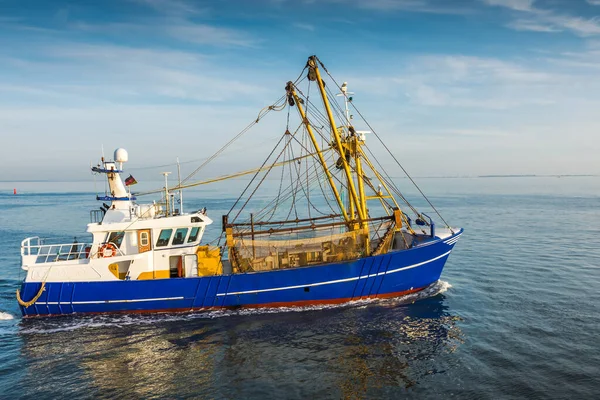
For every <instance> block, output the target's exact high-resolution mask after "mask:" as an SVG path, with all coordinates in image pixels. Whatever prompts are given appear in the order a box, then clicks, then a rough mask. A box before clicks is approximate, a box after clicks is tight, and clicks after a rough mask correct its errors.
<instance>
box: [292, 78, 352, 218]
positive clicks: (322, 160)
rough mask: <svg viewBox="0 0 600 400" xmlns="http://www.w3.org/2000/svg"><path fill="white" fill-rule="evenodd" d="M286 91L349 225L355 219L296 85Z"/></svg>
mask: <svg viewBox="0 0 600 400" xmlns="http://www.w3.org/2000/svg"><path fill="white" fill-rule="evenodd" d="M286 91H287V92H288V94H289V95H291V96H292V97H293V99H294V102H295V103H296V106H297V107H298V113H300V117H301V118H302V122H303V123H304V126H306V131H307V132H308V135H309V136H310V140H311V142H312V144H313V147H314V148H315V152H316V153H317V155H318V157H319V162H320V163H321V166H322V167H323V170H324V171H325V174H326V175H327V180H328V181H329V185H330V186H331V190H332V191H333V195H334V196H335V199H336V201H337V203H338V205H339V207H340V210H341V212H342V215H343V216H344V221H346V222H348V223H349V222H350V221H351V220H352V219H353V216H349V215H348V213H347V212H346V208H345V207H344V202H343V201H342V198H341V197H340V193H339V192H338V189H337V186H336V185H335V182H334V181H333V175H332V174H331V171H329V168H328V167H327V163H326V162H325V158H324V157H323V152H322V151H321V148H320V146H319V143H318V142H317V138H316V137H315V135H314V133H313V130H312V127H311V125H310V123H309V122H308V118H307V117H306V113H305V112H304V108H303V107H302V102H301V100H300V98H299V97H298V94H297V93H296V90H295V89H294V84H293V83H292V82H288V83H287V86H286Z"/></svg>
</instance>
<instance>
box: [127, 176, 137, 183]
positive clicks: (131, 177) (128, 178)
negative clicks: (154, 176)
mask: <svg viewBox="0 0 600 400" xmlns="http://www.w3.org/2000/svg"><path fill="white" fill-rule="evenodd" d="M136 183H137V181H136V180H135V178H134V177H133V176H131V175H129V176H128V177H127V179H125V186H131V185H135V184H136Z"/></svg>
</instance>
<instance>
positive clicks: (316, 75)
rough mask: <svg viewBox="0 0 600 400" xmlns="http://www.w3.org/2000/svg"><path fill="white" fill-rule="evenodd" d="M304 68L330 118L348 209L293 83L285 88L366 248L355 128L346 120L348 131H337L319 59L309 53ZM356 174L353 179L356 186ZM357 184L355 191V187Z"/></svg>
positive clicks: (345, 214) (347, 218) (365, 218)
mask: <svg viewBox="0 0 600 400" xmlns="http://www.w3.org/2000/svg"><path fill="white" fill-rule="evenodd" d="M307 67H308V69H309V71H308V76H309V79H310V80H313V81H316V82H317V85H318V87H319V93H320V94H321V99H322V100H323V105H324V107H325V111H326V112H327V118H328V120H329V125H330V131H331V136H332V143H331V145H332V147H333V149H335V150H336V151H337V152H338V154H339V156H340V157H339V163H341V167H342V169H343V171H344V173H345V175H346V182H347V185H348V195H349V199H348V200H349V201H348V203H349V204H348V210H346V207H345V205H344V202H343V200H342V198H341V196H340V192H339V190H338V188H337V186H336V184H335V182H334V180H333V175H332V174H331V171H330V170H329V168H328V166H327V164H326V162H325V159H324V158H323V155H322V154H321V150H320V147H319V145H318V142H317V140H316V137H315V135H314V133H313V129H312V127H311V124H310V122H309V120H308V118H307V116H306V113H305V111H304V108H303V107H302V100H301V99H300V98H299V97H298V94H297V93H296V90H295V88H294V85H293V83H292V82H288V85H287V87H286V90H287V92H288V96H291V97H292V98H293V100H294V103H295V104H296V106H297V107H298V112H299V114H300V117H301V118H302V121H303V123H304V125H305V126H306V130H307V132H308V134H309V136H310V139H311V141H312V144H313V146H314V148H315V152H316V153H317V154H318V156H319V162H320V163H321V166H322V167H323V170H324V171H325V174H326V175H327V179H328V181H329V184H330V186H331V190H332V191H333V194H334V196H335V199H336V201H337V203H338V205H339V207H340V210H341V212H342V215H343V217H344V220H345V221H346V222H347V224H348V229H350V230H356V229H358V227H360V229H361V230H362V233H363V234H364V237H365V249H369V225H368V219H369V216H368V211H367V205H366V201H367V196H366V195H365V187H364V179H365V177H364V175H363V174H364V172H363V169H362V162H361V157H362V156H363V152H362V150H361V148H360V140H359V138H358V136H357V135H356V133H355V131H354V128H353V127H352V126H350V121H347V122H348V127H347V128H348V132H349V134H348V135H347V136H345V137H343V136H342V134H343V130H342V131H341V132H340V131H339V130H338V128H337V126H336V123H335V119H334V117H333V113H332V110H331V106H330V104H329V98H328V96H327V92H326V91H325V85H324V83H323V80H322V78H321V73H320V71H319V67H318V61H317V57H316V56H311V57H309V58H308V63H307ZM351 159H354V162H355V171H354V172H355V173H353V171H352V168H351V165H350V161H351ZM355 175H356V182H357V184H356V185H355ZM357 186H358V190H357V188H356V187H357Z"/></svg>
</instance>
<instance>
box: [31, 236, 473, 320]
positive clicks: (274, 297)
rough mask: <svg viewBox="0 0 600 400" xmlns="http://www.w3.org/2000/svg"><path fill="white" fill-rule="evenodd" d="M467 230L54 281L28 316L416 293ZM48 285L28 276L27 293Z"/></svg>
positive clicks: (432, 279) (328, 300) (436, 272)
mask: <svg viewBox="0 0 600 400" xmlns="http://www.w3.org/2000/svg"><path fill="white" fill-rule="evenodd" d="M461 233H462V229H461V230H460V231H458V232H456V234H455V235H453V236H452V237H450V238H447V239H444V240H443V241H442V240H436V241H432V242H431V243H430V244H427V245H423V246H419V247H415V248H412V249H409V250H404V251H398V252H391V253H388V254H385V255H381V256H374V257H366V258H363V259H360V260H356V261H348V262H342V263H335V264H326V265H319V266H310V267H302V268H294V269H284V270H275V271H264V272H253V273H244V274H234V275H222V276H210V277H198V278H171V279H156V280H141V281H137V280H136V281H110V282H49V283H46V287H45V290H44V292H43V293H42V295H41V297H40V298H39V299H38V300H37V301H36V303H35V304H33V305H31V306H29V307H23V306H20V308H21V312H22V313H23V316H25V317H29V316H45V315H66V314H73V313H81V314H86V313H117V312H161V311H163V312H173V311H193V310H202V309H214V308H236V307H282V306H292V305H300V306H301V305H313V304H335V303H343V302H347V301H352V300H359V299H365V298H377V297H395V296H400V295H403V294H407V293H411V292H416V291H418V290H421V289H424V288H426V287H427V286H429V285H430V284H432V283H434V282H436V281H437V280H438V279H439V278H440V275H441V273H442V269H443V268H444V264H445V263H446V260H447V258H448V256H449V255H450V252H451V250H452V248H453V247H454V244H455V243H456V239H457V236H458V235H460V234H461ZM40 286H41V283H39V282H24V283H23V284H22V287H21V298H23V299H24V300H27V299H31V298H33V297H34V296H35V295H36V294H37V293H38V291H39V289H40Z"/></svg>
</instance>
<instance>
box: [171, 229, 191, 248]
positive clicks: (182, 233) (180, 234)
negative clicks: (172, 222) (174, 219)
mask: <svg viewBox="0 0 600 400" xmlns="http://www.w3.org/2000/svg"><path fill="white" fill-rule="evenodd" d="M187 231H188V228H179V229H177V230H176V231H175V237H174V238H173V245H178V244H183V241H184V240H185V237H186V235H187Z"/></svg>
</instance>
